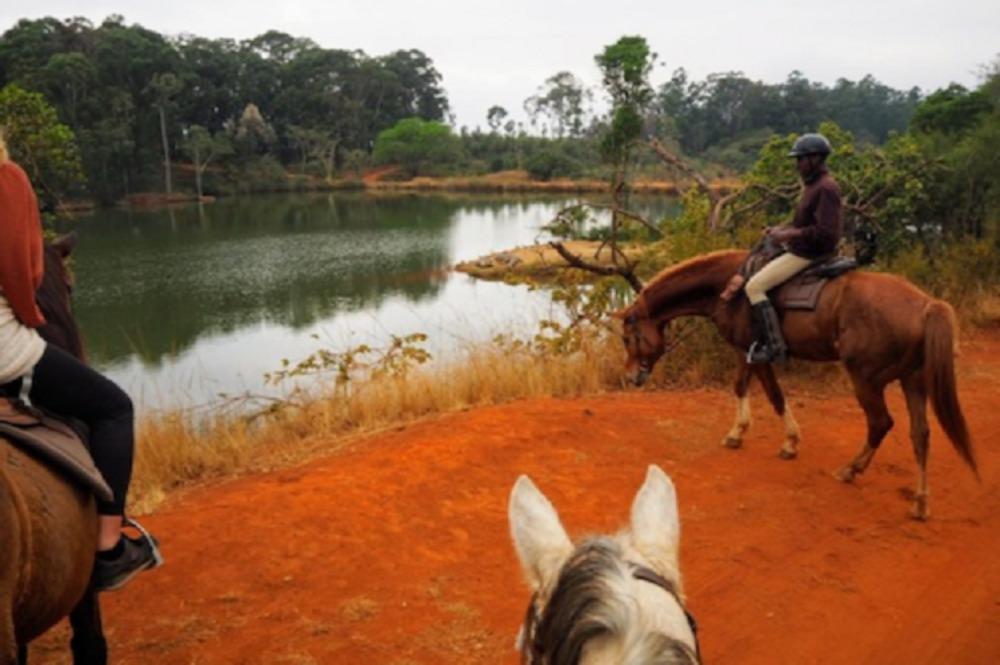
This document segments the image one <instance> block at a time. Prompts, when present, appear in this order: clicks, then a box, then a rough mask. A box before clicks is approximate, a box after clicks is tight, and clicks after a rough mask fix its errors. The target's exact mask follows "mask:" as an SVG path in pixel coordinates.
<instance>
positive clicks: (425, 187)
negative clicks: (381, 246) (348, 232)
mask: <svg viewBox="0 0 1000 665" xmlns="http://www.w3.org/2000/svg"><path fill="white" fill-rule="evenodd" d="M365 185H366V187H368V188H369V189H376V190H403V191H452V192H498V193H499V192H508V193H509V192H553V193H579V192H600V193H606V192H607V191H608V183H607V181H605V180H599V179H587V178H580V179H570V178H554V179H552V180H533V179H532V178H531V176H529V175H528V173H527V172H526V171H499V172H497V173H489V174H486V175H481V176H455V177H441V178H431V177H417V178H412V179H410V180H380V179H370V180H366V182H365ZM738 185H739V181H737V180H733V179H730V180H719V181H716V182H713V183H712V184H711V186H712V187H714V188H717V189H718V190H719V191H731V190H732V189H734V188H735V187H737V186H738ZM631 189H632V191H633V192H636V193H642V194H669V195H676V194H679V193H680V191H681V190H680V188H679V187H678V185H677V183H676V182H672V181H668V180H647V179H641V178H640V179H637V180H636V181H635V182H633V183H631Z"/></svg>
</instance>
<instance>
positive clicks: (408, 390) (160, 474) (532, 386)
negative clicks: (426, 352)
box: [130, 336, 622, 513]
mask: <svg viewBox="0 0 1000 665" xmlns="http://www.w3.org/2000/svg"><path fill="white" fill-rule="evenodd" d="M621 353H622V351H621V348H620V342H619V341H618V340H617V339H613V338H609V337H606V336H605V337H601V338H596V336H595V339H593V340H590V341H586V342H585V343H584V348H583V350H582V351H580V352H578V353H574V354H572V355H569V356H558V357H556V356H552V357H540V356H538V355H536V354H534V353H530V352H528V351H516V350H502V349H499V348H497V347H495V346H493V345H483V346H481V347H477V348H472V349H468V350H467V351H466V352H465V353H463V354H461V358H460V359H459V360H456V361H454V362H452V363H449V364H441V365H437V366H434V367H429V368H421V369H418V370H414V371H411V372H410V373H409V374H407V375H405V376H386V377H381V378H375V379H369V380H365V381H360V382H355V384H352V387H351V389H350V390H349V391H340V392H339V393H338V394H328V395H321V396H319V397H316V398H314V399H312V400H310V401H308V402H306V403H305V404H304V405H300V406H294V407H292V406H289V407H287V408H285V409H283V410H281V411H278V412H277V413H275V414H273V415H270V416H267V417H265V418H260V419H258V420H256V421H251V422H248V420H247V419H246V418H244V417H241V416H239V415H234V414H231V413H229V414H219V415H216V416H212V417H209V418H207V419H206V418H201V419H196V418H194V417H191V416H190V415H186V414H184V413H179V412H178V413H171V414H167V415H159V416H150V417H147V418H145V419H144V420H143V421H142V422H140V424H139V431H138V436H137V439H138V451H137V453H136V466H135V471H134V475H133V481H132V490H131V496H130V503H131V506H132V510H133V511H135V512H137V513H142V512H148V511H150V510H152V509H153V508H155V507H156V506H157V505H159V504H160V503H161V502H162V501H163V500H164V499H165V498H166V497H167V496H168V495H169V494H170V493H171V492H172V491H174V490H176V489H178V488H180V487H184V486H188V485H192V484H195V483H199V482H204V481H207V480H213V479H219V478H226V477H231V476H234V475H239V474H242V473H246V472H250V471H260V470H266V469H271V468H280V467H283V466H288V465H290V464H294V463H296V462H301V461H303V460H305V459H308V458H310V457H312V456H315V455H317V454H320V453H324V452H329V451H332V450H336V449H338V448H339V447H342V446H343V445H345V444H346V443H348V442H349V441H351V440H352V439H353V438H354V437H356V436H358V435H360V434H365V433H371V432H375V431H378V430H381V429H385V428H388V427H394V426H399V425H401V424H405V423H408V422H413V421H415V420H419V419H421V418H425V417H428V416H431V415H437V414H442V413H447V412H450V411H456V410H459V409H463V408H467V407H473V406H482V405H489V404H496V403H501V402H506V401H509V400H512V399H518V398H525V397H533V396H542V395H545V396H549V395H551V396H575V395H583V394H589V393H595V392H600V391H602V390H606V389H609V388H614V387H617V386H618V385H619V380H620V379H619V377H620V374H621Z"/></svg>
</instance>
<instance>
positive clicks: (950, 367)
mask: <svg viewBox="0 0 1000 665" xmlns="http://www.w3.org/2000/svg"><path fill="white" fill-rule="evenodd" d="M924 316H925V319H924V379H925V381H926V384H927V389H928V391H929V392H930V398H931V404H932V405H933V407H934V413H935V414H936V415H937V419H938V422H939V423H941V427H942V428H943V429H944V431H945V434H947V435H948V438H949V439H951V443H952V445H953V446H954V447H955V451H956V452H957V453H958V455H959V456H960V457H961V458H962V459H963V460H965V463H966V464H968V465H969V468H970V469H972V472H973V473H974V474H976V478H979V470H978V468H977V466H976V456H975V454H974V453H973V450H972V440H971V438H970V437H969V428H968V426H967V425H966V423H965V416H963V415H962V407H961V406H960V405H959V403H958V390H957V387H956V382H955V337H956V335H955V328H956V325H955V312H954V310H952V308H951V306H950V305H948V304H947V303H945V302H943V301H940V300H934V301H933V302H931V304H930V305H928V306H927V308H926V310H925V312H924Z"/></svg>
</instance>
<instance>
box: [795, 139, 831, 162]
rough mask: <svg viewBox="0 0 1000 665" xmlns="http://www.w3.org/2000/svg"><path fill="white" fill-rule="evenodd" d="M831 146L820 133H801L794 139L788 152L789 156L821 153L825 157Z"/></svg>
mask: <svg viewBox="0 0 1000 665" xmlns="http://www.w3.org/2000/svg"><path fill="white" fill-rule="evenodd" d="M831 152H833V148H831V147H830V142H829V141H827V140H826V137H825V136H823V135H822V134H803V135H802V136H800V137H799V138H797V139H795V145H793V146H792V149H791V151H790V152H789V153H788V156H789V157H805V156H806V155H823V156H824V157H826V156H827V155H829V154H830V153H831Z"/></svg>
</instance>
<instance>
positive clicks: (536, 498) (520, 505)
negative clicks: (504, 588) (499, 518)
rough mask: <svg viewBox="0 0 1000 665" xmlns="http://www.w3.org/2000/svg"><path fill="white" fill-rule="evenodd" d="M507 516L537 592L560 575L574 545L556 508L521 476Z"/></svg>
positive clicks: (515, 484)
mask: <svg viewBox="0 0 1000 665" xmlns="http://www.w3.org/2000/svg"><path fill="white" fill-rule="evenodd" d="M507 517H508V519H509V521H510V534H511V537H512V538H513V539H514V550H515V551H516V552H517V558H518V559H519V560H520V561H521V568H523V569H524V574H525V575H526V576H527V578H528V582H529V583H530V584H531V586H532V588H533V589H535V590H537V589H538V588H540V587H542V586H543V585H545V583H546V582H547V581H548V580H550V579H551V578H553V577H554V576H555V575H556V573H558V571H559V568H560V567H561V566H562V562H563V561H564V560H565V559H566V557H568V556H569V555H570V554H571V553H572V551H573V543H571V542H570V539H569V536H567V535H566V529H564V528H563V525H562V522H560V521H559V515H558V514H557V513H556V509H555V508H553V507H552V504H551V503H550V502H549V500H548V499H547V498H545V495H544V494H542V493H541V491H539V489H538V488H537V487H535V484H534V483H533V482H531V479H530V478H528V477H527V476H520V477H519V478H518V479H517V482H516V483H514V488H513V489H512V490H511V492H510V503H509V505H508V509H507Z"/></svg>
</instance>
